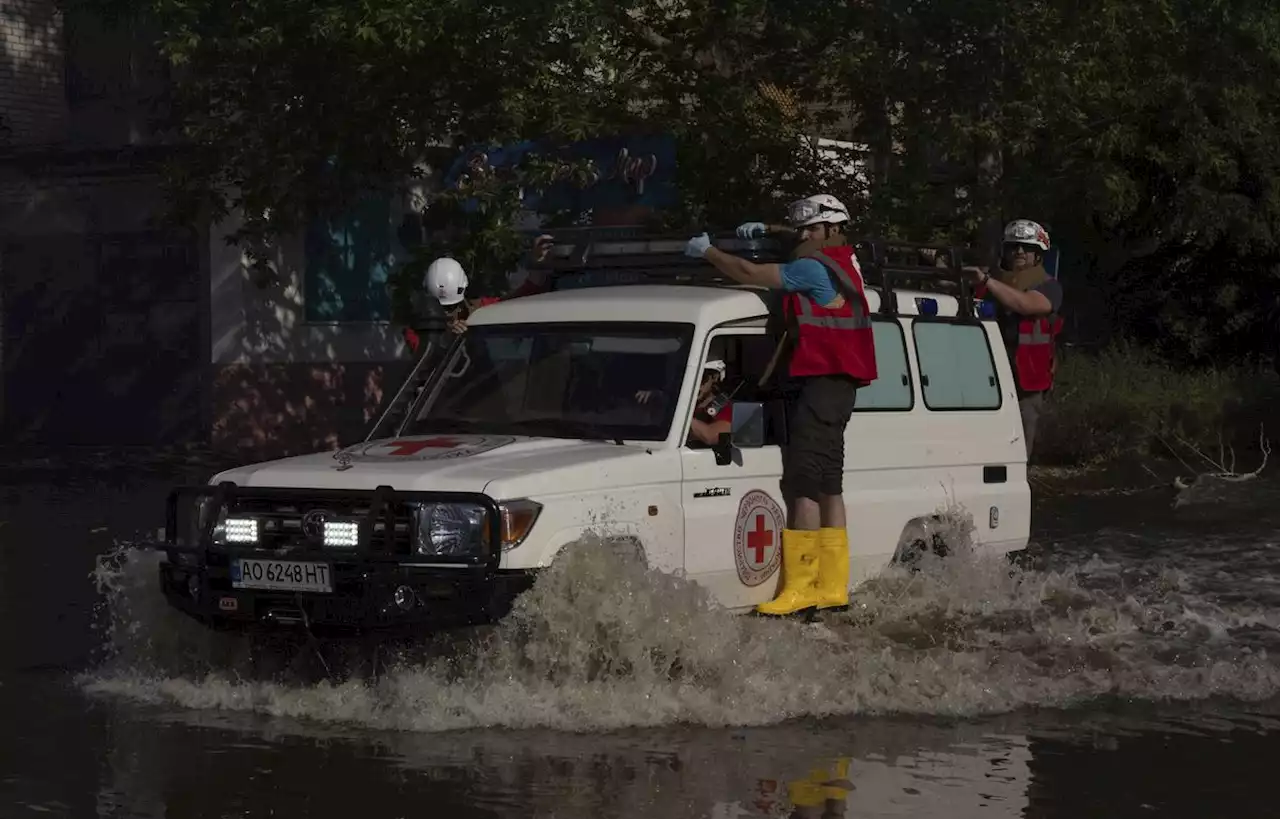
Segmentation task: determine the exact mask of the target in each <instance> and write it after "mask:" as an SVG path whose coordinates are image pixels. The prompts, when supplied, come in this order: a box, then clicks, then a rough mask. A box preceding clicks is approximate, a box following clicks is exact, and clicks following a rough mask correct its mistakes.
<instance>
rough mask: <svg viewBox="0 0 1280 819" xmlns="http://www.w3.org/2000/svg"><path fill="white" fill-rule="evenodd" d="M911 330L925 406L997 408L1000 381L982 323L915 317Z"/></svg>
mask: <svg viewBox="0 0 1280 819" xmlns="http://www.w3.org/2000/svg"><path fill="white" fill-rule="evenodd" d="M912 333H913V335H914V336H915V344H916V358H917V360H919V362H920V392H921V395H922V396H923V397H924V405H925V407H927V408H928V409H931V410H939V411H946V410H996V409H1000V403H1001V399H1000V380H999V378H998V377H997V376H996V365H995V358H994V357H993V356H992V353H991V344H990V342H989V341H988V339H987V330H986V327H985V326H983V325H980V324H959V323H955V322H949V321H922V320H920V319H916V320H914V321H913V322H912ZM878 341H879V339H878V338H877V342H878Z"/></svg>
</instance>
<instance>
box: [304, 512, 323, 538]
mask: <svg viewBox="0 0 1280 819" xmlns="http://www.w3.org/2000/svg"><path fill="white" fill-rule="evenodd" d="M328 517H329V513H328V512H326V511H324V510H323V509H313V510H311V511H310V512H308V513H306V514H305V515H303V516H302V534H304V535H306V536H307V537H309V538H311V539H312V540H320V539H321V538H322V537H324V522H325V520H327V519H328Z"/></svg>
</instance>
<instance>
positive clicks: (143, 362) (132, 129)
mask: <svg viewBox="0 0 1280 819" xmlns="http://www.w3.org/2000/svg"><path fill="white" fill-rule="evenodd" d="M149 39H150V38H149V37H148V36H147V35H146V33H145V32H140V31H138V30H136V29H135V28H133V27H131V26H120V27H117V26H111V25H105V24H103V23H102V22H101V21H99V20H96V19H94V18H93V17H91V16H88V15H86V14H84V13H83V12H81V11H68V12H66V13H65V14H64V13H60V12H59V11H58V10H57V7H56V4H55V2H54V0H0V121H3V123H4V124H5V126H6V127H7V129H8V130H7V131H5V132H4V133H3V135H2V136H0V442H4V443H22V444H34V445H43V446H48V445H53V446H57V445H91V446H103V445H106V446H120V445H134V446H155V445H158V444H180V443H202V442H204V441H205V440H207V434H208V429H209V414H210V413H209V412H208V409H209V407H208V400H207V392H208V390H207V376H208V375H209V370H208V363H207V362H208V360H209V356H208V351H207V344H208V341H207V340H208V333H207V326H208V310H207V301H208V295H207V294H208V289H207V287H205V286H204V282H206V281H207V279H206V278H205V277H206V276H207V273H208V267H207V253H206V248H207V246H208V242H207V236H206V235H205V234H204V233H203V231H202V230H200V229H199V228H196V229H179V230H173V229H169V228H166V227H164V226H163V225H162V224H161V223H160V221H159V219H158V217H159V216H161V215H162V214H163V212H164V205H165V203H164V200H163V196H162V193H161V190H160V186H159V180H158V178H157V174H156V160H157V159H158V158H159V156H160V155H161V152H162V149H161V148H159V147H158V146H157V145H156V144H155V143H156V139H155V135H154V134H153V133H152V132H151V131H150V129H149V127H148V124H147V118H148V117H149V116H150V114H151V113H153V112H154V103H155V102H156V100H158V99H162V98H163V95H164V72H163V62H162V61H161V60H160V58H159V56H158V55H157V54H155V53H154V52H153V51H150V50H149V47H148V46H146V43H147V42H148V41H149Z"/></svg>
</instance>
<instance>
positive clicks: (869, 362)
mask: <svg viewBox="0 0 1280 819" xmlns="http://www.w3.org/2000/svg"><path fill="white" fill-rule="evenodd" d="M787 216H788V219H787V221H788V223H789V227H790V229H791V230H793V231H794V232H795V233H796V236H797V238H798V239H799V243H798V245H797V246H796V248H795V250H794V252H793V258H792V260H791V261H790V262H788V263H786V264H755V263H753V262H750V261H748V260H746V259H743V258H741V257H738V256H734V255H732V254H729V253H725V252H723V251H721V250H719V249H717V248H714V247H711V240H710V239H709V238H708V236H707V234H705V233H704V234H702V235H701V236H695V237H694V238H693V239H690V240H689V244H688V247H687V248H686V249H685V252H686V253H687V254H688V255H690V256H694V257H697V258H705V259H706V260H707V261H709V262H711V264H713V265H715V267H716V269H717V270H719V271H721V272H722V273H724V274H725V275H726V276H729V277H730V278H732V279H734V280H735V281H738V282H741V283H743V284H747V285H756V286H759V287H768V288H771V289H775V290H781V291H783V293H784V295H783V316H784V317H785V319H786V321H787V331H786V335H785V336H784V339H783V344H784V345H785V350H786V352H787V355H786V358H785V360H786V361H787V367H786V373H787V376H788V378H789V384H788V386H789V387H790V389H788V390H787V392H788V395H789V401H788V442H787V447H786V449H785V450H784V455H783V467H782V491H783V495H784V496H785V497H786V498H787V502H788V506H790V526H789V528H787V529H784V530H783V532H782V587H781V588H780V589H779V591H778V594H777V596H776V597H775V598H774V599H773V600H772V601H770V602H768V603H765V604H763V605H761V606H759V607H758V608H757V611H759V612H760V613H761V614H768V615H788V614H794V613H797V612H801V611H806V610H809V609H814V608H818V609H828V608H842V607H844V606H847V605H848V603H849V537H848V531H847V522H846V520H845V506H844V483H843V479H844V432H845V427H846V426H847V425H848V423H849V419H850V417H851V416H852V415H853V407H854V401H855V399H856V397H857V391H858V388H859V387H863V386H866V385H867V384H869V383H871V382H872V381H874V380H875V378H876V358H875V337H874V336H873V334H872V329H871V316H870V309H869V307H868V305H867V299H866V296H865V295H864V294H863V285H862V271H861V270H860V269H859V267H858V260H857V257H856V256H855V255H854V251H853V247H852V246H851V244H850V241H849V239H848V238H847V237H846V236H845V235H844V229H845V226H846V225H847V224H848V223H849V210H848V208H846V207H845V206H844V204H843V203H841V201H840V200H839V199H837V198H835V197H834V196H831V195H830V194H818V195H816V196H809V197H806V198H804V199H801V200H799V201H796V202H793V203H791V205H790V207H789V208H788V213H787ZM766 231H767V227H766V226H765V225H764V223H762V222H747V223H746V224H744V225H741V226H740V227H739V228H738V235H739V236H742V237H744V238H747V237H752V236H758V235H761V234H763V233H765V232H766Z"/></svg>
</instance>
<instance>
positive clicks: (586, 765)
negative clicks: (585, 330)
mask: <svg viewBox="0 0 1280 819" xmlns="http://www.w3.org/2000/svg"><path fill="white" fill-rule="evenodd" d="M63 474H65V473H63ZM203 477H204V475H203V473H202V472H198V471H194V472H191V473H190V474H188V475H181V474H173V473H171V474H153V475H150V476H149V477H140V476H138V475H136V474H130V477H128V478H127V479H126V478H125V477H124V476H123V474H121V475H115V476H113V475H110V474H98V475H96V476H92V477H81V478H80V479H79V480H78V481H76V482H69V481H67V480H65V479H64V477H63V476H62V475H60V474H58V473H50V472H44V473H40V472H37V473H28V474H23V475H17V474H9V475H8V476H6V477H0V480H6V478H7V482H6V483H3V484H0V521H2V523H0V725H3V726H4V730H3V731H0V816H3V817H7V816H27V815H30V816H37V815H45V816H47V815H55V816H111V817H115V816H121V817H124V816H128V817H188V816H190V817H218V818H219V819H221V818H222V817H260V816H261V817H265V816H316V817H330V816H332V817H344V819H345V817H350V816H353V815H360V816H369V817H380V816H387V817H400V816H404V817H408V816H456V817H463V819H470V818H471V817H499V816H501V817H506V816H513V817H514V816H522V817H524V816H557V817H579V816H581V817H588V816H590V817H644V818H645V819H648V818H649V817H654V818H655V819H656V818H657V817H676V816H690V817H737V816H788V815H791V816H805V817H819V816H849V817H853V816H859V817H861V816H938V817H942V816H946V817H963V816H984V817H985V816H1043V817H1059V816H1061V817H1067V816H1070V817H1081V816H1108V817H1111V816H1117V817H1118V816H1144V817H1145V816H1178V817H1180V816H1188V817H1190V816H1197V817H1199V816H1206V817H1208V816H1226V815H1231V816H1233V817H1249V816H1268V817H1272V816H1276V815H1280V809H1278V808H1277V807H1276V801H1275V799H1274V797H1273V793H1274V789H1273V788H1271V787H1270V782H1271V780H1272V778H1273V775H1272V767H1273V765H1272V763H1271V762H1270V760H1272V759H1275V758H1277V757H1280V753H1278V752H1280V741H1278V740H1277V738H1276V736H1275V734H1274V732H1275V731H1276V730H1277V726H1280V661H1278V660H1277V659H1276V658H1275V655H1276V644H1277V639H1278V638H1280V572H1277V568H1280V551H1277V541H1278V540H1280V534H1278V533H1280V525H1278V524H1280V502H1278V501H1280V486H1277V485H1275V484H1271V483H1268V482H1257V483H1255V484H1250V485H1240V486H1234V487H1217V488H1214V487H1210V488H1209V489H1207V490H1205V491H1203V492H1201V493H1199V497H1198V498H1197V500H1198V501H1199V502H1197V503H1191V504H1186V505H1184V506H1181V507H1179V508H1177V509H1174V508H1172V506H1171V500H1172V497H1171V494H1170V492H1168V491H1166V490H1160V489H1153V490H1149V491H1145V492H1137V493H1115V492H1098V493H1087V494H1083V495H1062V494H1058V495H1056V496H1054V497H1049V498H1048V499H1047V500H1042V501H1041V502H1040V503H1039V505H1038V507H1037V513H1036V523H1035V525H1036V535H1035V541H1036V542H1035V546H1034V548H1033V549H1032V550H1031V551H1032V554H1031V556H1030V558H1031V559H1030V560H1029V561H1028V562H1027V564H1026V565H1025V566H1024V567H1021V568H1018V569H1015V570H1010V569H1009V567H1007V566H1005V565H1002V564H986V563H982V562H980V561H975V560H973V559H971V558H968V557H966V556H965V555H964V552H963V548H961V549H960V555H959V557H957V558H955V559H952V560H949V561H946V562H942V563H938V564H935V565H930V566H927V567H925V570H924V571H922V572H921V573H919V574H917V575H914V576H908V575H900V576H899V575H891V576H888V577H886V578H884V579H882V580H881V581H879V582H877V583H876V584H874V585H872V586H870V587H868V588H865V589H863V590H861V592H860V593H859V594H858V596H857V605H856V606H855V607H854V608H853V610H852V611H851V612H850V613H849V614H847V615H843V616H840V617H833V618H831V619H829V620H828V621H827V622H826V623H824V624H823V625H821V626H808V627H806V626H802V625H799V624H789V623H786V624H780V623H772V622H761V621H757V620H751V619H744V618H733V617H728V616H725V615H723V614H722V613H721V612H719V611H717V610H715V609H714V607H711V606H709V605H708V604H707V602H706V601H705V599H704V598H703V597H702V596H701V595H700V594H699V593H698V590H697V589H696V587H690V586H687V585H686V584H683V583H681V582H679V581H678V580H676V579H673V578H668V577H662V576H653V575H650V574H649V573H647V572H646V571H645V570H644V567H643V566H636V565H633V564H629V563H625V562H621V561H620V560H618V559H617V558H614V557H612V556H607V555H602V554H601V553H600V552H599V550H592V549H590V548H589V546H590V544H584V547H585V548H581V549H578V550H576V551H575V552H574V553H573V554H572V555H570V559H568V560H566V561H564V562H563V563H561V564H559V565H558V566H557V568H556V570H555V571H553V572H551V573H549V574H548V575H547V576H546V577H544V578H543V580H541V581H540V582H539V584H538V586H537V587H535V589H534V590H533V591H532V592H531V593H530V594H528V595H526V596H525V598H523V599H522V601H521V604H520V605H519V607H518V608H517V611H516V612H515V613H514V614H513V616H512V618H510V620H509V621H508V622H505V623H503V624H501V625H500V626H498V627H497V628H494V629H486V630H480V631H477V632H475V633H472V634H468V635H466V639H465V640H460V641H455V643H454V644H453V645H451V646H449V647H448V650H444V648H443V647H436V650H435V651H434V653H429V654H428V655H427V656H425V657H423V656H414V657H407V658H403V659H401V660H400V661H399V665H397V666H395V667H394V668H393V669H392V670H391V671H389V673H386V674H384V675H382V676H381V677H380V678H379V679H378V680H377V681H376V682H366V681H365V680H363V679H361V678H359V677H355V678H350V679H338V680H337V681H335V682H328V681H320V680H319V679H318V675H317V674H316V671H315V668H314V664H313V667H310V668H308V667H307V666H306V664H305V663H303V665H302V666H298V665H296V664H295V666H294V667H292V668H289V669H283V670H282V669H280V668H264V666H263V664H262V663H261V662H251V661H249V660H248V659H247V658H248V656H249V655H248V654H247V652H245V651H242V650H241V649H242V648H243V647H242V646H237V645H228V644H225V643H220V642H218V641H216V640H213V639H211V638H209V636H208V635H206V634H204V633H203V632H201V631H200V630H199V629H196V628H192V627H191V624H189V623H187V622H185V621H184V620H183V619H182V618H179V617H175V616H173V615H171V614H170V613H169V612H168V611H167V610H166V609H165V608H164V607H163V606H162V605H157V600H156V598H155V595H154V591H155V589H154V585H153V582H152V577H153V571H152V566H151V564H150V562H149V561H150V557H149V556H147V555H144V554H141V553H137V552H134V551H131V550H129V549H128V548H127V546H125V545H121V544H122V543H124V542H127V540H128V538H129V537H130V535H131V534H133V533H134V531H135V530H137V529H138V528H140V527H143V526H147V527H150V526H153V525H155V524H156V523H157V522H158V518H159V510H160V508H161V507H160V504H161V502H162V500H163V496H164V492H165V488H166V486H167V484H168V483H169V482H170V481H173V480H180V479H188V480H190V479H202V478H203ZM1042 494H1047V493H1042ZM953 539H954V541H955V542H956V543H958V544H961V546H962V545H963V542H964V526H963V521H958V523H957V526H956V529H955V532H954V538H953ZM103 556H108V559H106V560H105V561H102V562H101V563H100V560H99V559H100V558H101V557H103ZM91 574H94V575H95V576H94V577H92V578H91ZM570 599H572V601H573V602H572V604H570V603H568V602H566V601H567V600H570ZM95 607H97V608H98V610H97V611H96V612H95ZM95 615H96V616H95ZM339 659H340V658H339ZM330 662H333V663H334V664H335V667H339V666H340V663H338V661H337V660H335V658H334V657H332V656H331V657H330Z"/></svg>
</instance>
